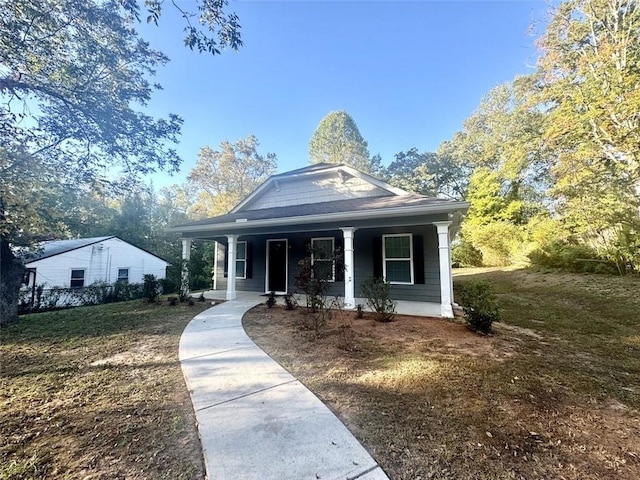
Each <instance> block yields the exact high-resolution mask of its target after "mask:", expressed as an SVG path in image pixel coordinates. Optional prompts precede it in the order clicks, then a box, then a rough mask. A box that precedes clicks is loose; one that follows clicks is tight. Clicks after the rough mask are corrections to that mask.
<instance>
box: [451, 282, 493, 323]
mask: <svg viewBox="0 0 640 480" xmlns="http://www.w3.org/2000/svg"><path fill="white" fill-rule="evenodd" d="M460 298H461V300H462V305H463V310H464V318H465V320H466V321H467V325H468V326H469V328H470V329H471V330H473V331H474V332H479V333H484V334H488V333H491V331H492V324H493V322H498V321H500V307H499V306H498V302H497V300H496V297H495V295H494V293H493V290H492V289H491V285H490V284H489V283H488V282H486V281H484V280H471V281H469V282H467V283H465V284H464V285H462V287H461V292H460Z"/></svg>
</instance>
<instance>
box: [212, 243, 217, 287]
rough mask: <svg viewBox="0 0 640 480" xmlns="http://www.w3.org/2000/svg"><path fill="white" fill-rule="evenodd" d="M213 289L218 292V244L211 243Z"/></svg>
mask: <svg viewBox="0 0 640 480" xmlns="http://www.w3.org/2000/svg"><path fill="white" fill-rule="evenodd" d="M213 289H214V290H218V242H217V241H214V242H213Z"/></svg>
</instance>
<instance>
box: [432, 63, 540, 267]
mask: <svg viewBox="0 0 640 480" xmlns="http://www.w3.org/2000/svg"><path fill="white" fill-rule="evenodd" d="M534 86H535V79H534V78H533V77H530V76H529V77H518V78H516V79H515V80H514V81H513V82H510V83H506V84H503V85H499V86H497V87H495V88H494V89H492V90H491V91H490V92H489V93H488V94H487V95H486V96H485V97H484V98H483V99H482V101H481V103H480V106H479V107H478V109H477V110H476V111H475V112H474V113H473V115H471V117H469V118H468V119H467V120H465V122H464V130H463V131H461V132H458V133H457V134H456V135H455V136H454V138H453V139H452V140H451V141H449V142H445V143H443V144H442V145H441V147H440V150H439V151H440V154H441V155H443V156H448V157H450V158H452V159H465V160H464V161H465V162H466V164H467V165H468V169H467V172H469V177H468V190H467V194H466V198H467V200H469V201H470V202H471V208H470V209H469V212H468V214H467V218H466V220H465V223H464V225H463V229H462V238H463V241H464V242H469V243H470V244H471V246H472V247H473V248H475V249H477V250H479V251H480V252H482V255H483V261H484V262H485V263H487V264H498V265H502V264H507V263H511V262H513V261H517V260H522V259H524V258H525V255H526V253H527V249H528V247H527V236H528V231H527V229H526V225H527V224H528V222H529V221H530V220H532V219H533V218H536V217H537V216H539V215H547V213H546V209H545V193H546V190H547V188H548V184H547V182H546V178H547V171H548V160H549V158H548V151H547V150H546V148H545V146H544V143H543V141H542V125H543V120H544V112H542V111H541V110H540V109H539V108H538V106H537V105H536V103H535V102H534V101H532V96H533V93H534V91H535V90H534Z"/></svg>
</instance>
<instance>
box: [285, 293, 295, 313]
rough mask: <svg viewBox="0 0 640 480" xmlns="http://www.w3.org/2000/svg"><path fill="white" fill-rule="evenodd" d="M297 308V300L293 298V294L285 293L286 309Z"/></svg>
mask: <svg viewBox="0 0 640 480" xmlns="http://www.w3.org/2000/svg"><path fill="white" fill-rule="evenodd" d="M295 308H296V301H295V299H294V298H293V295H285V296H284V309H285V310H293V309H295Z"/></svg>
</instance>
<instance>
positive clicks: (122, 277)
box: [118, 268, 129, 282]
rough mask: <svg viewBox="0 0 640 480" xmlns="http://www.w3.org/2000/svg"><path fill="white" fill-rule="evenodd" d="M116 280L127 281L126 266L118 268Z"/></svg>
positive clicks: (127, 271) (127, 270) (127, 272)
mask: <svg viewBox="0 0 640 480" xmlns="http://www.w3.org/2000/svg"><path fill="white" fill-rule="evenodd" d="M118 281H119V282H128V281H129V269H128V268H119V269H118Z"/></svg>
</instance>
